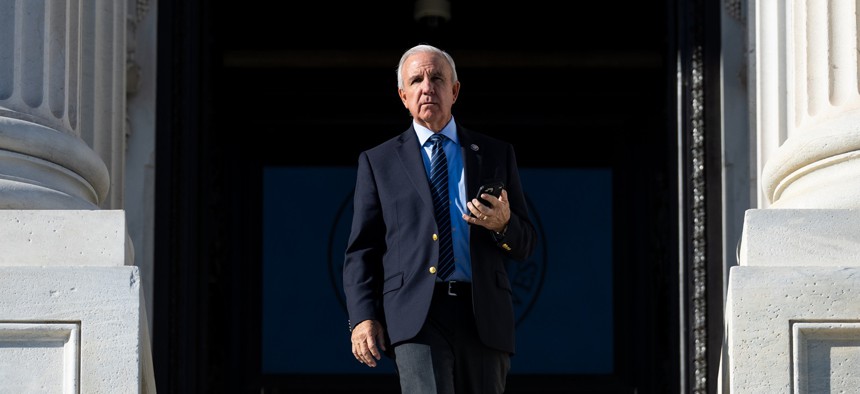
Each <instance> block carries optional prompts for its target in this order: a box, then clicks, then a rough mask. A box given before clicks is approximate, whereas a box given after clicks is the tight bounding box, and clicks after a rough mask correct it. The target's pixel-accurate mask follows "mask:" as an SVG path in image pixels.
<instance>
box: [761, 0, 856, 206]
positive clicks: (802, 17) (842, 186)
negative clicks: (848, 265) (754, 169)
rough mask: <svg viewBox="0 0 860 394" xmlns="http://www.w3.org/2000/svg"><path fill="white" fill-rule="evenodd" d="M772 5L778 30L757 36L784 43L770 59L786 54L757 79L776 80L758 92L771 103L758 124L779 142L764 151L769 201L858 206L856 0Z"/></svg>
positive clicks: (765, 188) (764, 181)
mask: <svg viewBox="0 0 860 394" xmlns="http://www.w3.org/2000/svg"><path fill="white" fill-rule="evenodd" d="M780 8H781V9H780ZM773 11H774V12H773V14H772V15H771V16H769V17H772V18H776V19H777V20H776V21H775V23H779V22H780V21H778V19H779V18H780V16H781V15H782V17H783V18H784V19H783V21H784V22H783V23H785V25H783V26H782V28H781V29H779V34H776V35H774V36H775V37H760V39H762V40H764V39H767V38H770V41H771V42H772V49H773V51H784V52H783V53H782V54H781V55H782V56H771V59H772V60H771V61H774V62H777V61H779V58H780V57H781V58H782V59H784V61H783V62H780V63H781V65H780V66H778V67H776V68H775V67H769V68H768V67H765V68H763V69H762V70H761V71H760V79H761V80H762V81H763V82H767V81H768V80H769V79H772V82H771V83H772V84H773V86H770V87H769V90H768V89H767V88H768V87H767V86H765V90H764V92H765V93H764V94H765V96H763V97H762V98H761V99H762V101H769V106H770V109H769V108H768V107H767V106H765V108H764V112H763V113H762V115H764V116H762V117H761V118H760V121H761V122H762V123H760V130H759V131H760V133H765V134H769V135H767V136H764V137H763V138H765V139H767V140H770V141H775V142H777V143H779V146H778V148H774V149H772V151H771V152H769V153H765V157H763V159H764V160H766V161H765V162H764V167H763V168H762V178H761V181H762V190H763V192H764V196H765V197H766V198H767V203H769V204H770V205H771V206H772V207H773V208H860V160H858V158H860V80H858V72H860V58H858V50H860V46H858V43H860V35H859V34H858V24H857V14H856V12H857V2H856V1H851V0H815V1H787V2H785V3H784V5H780V6H773ZM780 35H782V36H781V37H780ZM779 41H782V42H783V43H784V45H783V46H782V47H778V42H779ZM765 44H767V43H765ZM766 46H767V45H765V47H766ZM764 55H767V54H766V53H765V54H764ZM765 61H768V60H765ZM765 72H769V73H771V75H769V76H765V75H764V74H763V73H765ZM781 73H782V74H783V75H784V78H780V74H781ZM768 92H770V93H769V96H767V94H768ZM780 107H782V108H780ZM776 114H779V116H775V115H776ZM774 145H775V144H774Z"/></svg>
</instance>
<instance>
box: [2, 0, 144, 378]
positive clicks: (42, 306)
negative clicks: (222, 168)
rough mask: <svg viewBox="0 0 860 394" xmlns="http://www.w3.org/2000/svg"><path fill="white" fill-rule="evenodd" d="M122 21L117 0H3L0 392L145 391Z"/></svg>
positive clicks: (122, 4) (121, 3) (121, 6)
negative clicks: (128, 181) (129, 205)
mask: <svg viewBox="0 0 860 394" xmlns="http://www.w3.org/2000/svg"><path fill="white" fill-rule="evenodd" d="M125 23H126V1H125V0H50V1H46V0H0V251H2V252H0V392H63V393H114V392H123V393H140V392H144V393H154V392H155V386H154V379H153V375H152V365H151V363H152V361H151V357H150V351H149V350H150V344H149V334H148V325H147V323H146V311H145V304H144V301H143V294H142V292H141V287H140V276H139V271H138V268H137V267H135V266H134V265H133V259H132V252H131V251H132V246H131V243H130V242H129V237H128V235H127V226H126V221H125V212H124V211H123V210H122V205H123V198H122V190H123V185H122V179H123V173H124V168H123V166H124V163H125V127H124V126H125V119H124V118H125V67H126V65H125V32H126V29H125Z"/></svg>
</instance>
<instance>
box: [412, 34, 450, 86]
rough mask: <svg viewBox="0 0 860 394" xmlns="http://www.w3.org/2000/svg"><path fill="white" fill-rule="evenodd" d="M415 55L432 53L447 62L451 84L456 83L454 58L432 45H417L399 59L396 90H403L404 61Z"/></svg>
mask: <svg viewBox="0 0 860 394" xmlns="http://www.w3.org/2000/svg"><path fill="white" fill-rule="evenodd" d="M416 53H433V54H436V55H440V56H442V57H443V58H445V60H446V61H448V65H449V66H451V79H452V80H453V81H452V82H457V81H458V79H457V66H455V65H454V58H452V57H451V55H449V54H448V52H445V51H443V50H441V49H439V48H436V47H434V46H432V45H427V44H419V45H416V46H414V47H412V48H409V49H408V50H407V51H406V52H403V56H401V57H400V63H398V64H397V88H398V89H403V63H405V62H406V59H407V58H408V57H409V56H412V55H414V54H416Z"/></svg>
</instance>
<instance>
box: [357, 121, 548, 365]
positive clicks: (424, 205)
mask: <svg viewBox="0 0 860 394" xmlns="http://www.w3.org/2000/svg"><path fill="white" fill-rule="evenodd" d="M457 133H458V138H459V140H460V141H459V142H460V148H461V150H462V153H463V161H464V163H463V165H464V167H465V177H466V197H467V200H471V199H472V198H473V197H474V196H475V194H476V193H477V191H478V187H479V186H480V185H481V184H482V183H486V182H489V181H492V180H501V181H503V182H504V183H505V189H507V192H508V200H509V202H510V208H511V218H510V223H509V225H508V229H507V232H506V235H505V237H504V238H502V239H501V240H497V239H496V237H494V236H493V235H494V234H493V232H492V231H491V230H488V229H486V228H483V227H480V226H476V225H471V226H469V227H470V230H469V231H470V240H471V244H470V254H471V259H472V299H473V307H474V314H475V320H476V325H477V328H478V333H479V335H480V337H481V340H482V341H483V342H484V344H486V345H487V346H489V347H492V348H495V349H499V350H502V351H507V352H510V353H512V354H513V353H514V350H515V343H514V325H515V321H514V311H513V305H512V303H511V283H510V280H509V279H508V274H507V270H506V267H505V263H506V261H507V260H508V259H509V258H512V259H514V261H521V260H524V259H526V258H527V257H528V256H529V255H530V254H531V253H532V251H533V250H534V246H535V244H536V241H537V239H536V238H537V237H536V232H535V230H534V226H533V225H532V223H531V222H530V220H529V215H528V210H527V208H526V201H525V196H524V194H523V190H522V185H521V183H520V176H519V172H518V170H517V162H516V157H515V154H514V149H513V146H512V145H510V144H509V143H507V142H504V141H501V140H498V139H495V138H492V137H489V136H487V135H484V134H481V133H477V132H473V131H469V130H467V129H465V128H463V127H462V126H461V125H459V124H458V125H457ZM421 155H422V151H421V146H420V145H419V142H418V137H417V136H416V134H415V130H414V129H413V128H412V127H410V128H409V129H408V130H406V131H405V132H403V133H402V134H400V135H399V136H397V137H394V138H392V139H390V140H388V141H386V142H383V143H382V144H380V145H378V146H376V147H374V148H372V149H369V150H367V151H365V152H362V153H361V155H360V157H359V160H358V174H357V179H356V185H355V199H354V208H355V213H354V216H353V220H352V229H351V233H350V236H349V242H348V245H347V249H346V253H345V260H344V266H343V286H344V292H345V294H346V305H347V311H348V313H349V321H350V329H352V327H354V326H355V325H356V324H358V323H360V322H362V321H364V320H368V319H375V320H379V321H381V322H382V323H383V324H384V326H385V328H386V332H387V335H388V337H389V339H390V342H391V343H392V344H395V345H396V344H397V343H399V342H403V341H406V340H409V339H410V338H412V337H414V336H415V335H416V334H417V333H418V331H419V330H420V329H421V326H422V325H423V324H424V321H425V319H426V317H427V312H428V310H429V307H430V300H431V298H432V295H433V290H434V283H435V281H436V275H435V274H434V273H433V272H435V269H433V270H431V267H435V265H436V263H437V259H438V253H439V248H438V244H439V243H438V242H436V241H435V240H434V235H435V234H436V233H437V229H436V220H435V218H434V215H433V201H432V198H431V196H430V186H429V185H428V182H427V175H426V172H425V169H424V164H423V161H422V156H421Z"/></svg>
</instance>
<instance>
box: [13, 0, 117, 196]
mask: <svg viewBox="0 0 860 394" xmlns="http://www.w3.org/2000/svg"><path fill="white" fill-rule="evenodd" d="M125 17H126V15H125V2H124V1H119V0H117V1H115V0H65V1H59V0H58V1H40V0H0V209H93V208H121V207H122V174H123V167H122V166H123V163H124V155H125V136H124V124H125V123H124V118H125V86H124V72H125V50H124V48H125V20H124V18H125Z"/></svg>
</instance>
